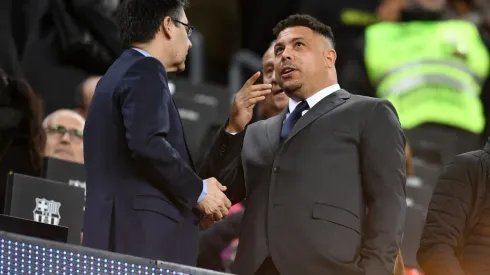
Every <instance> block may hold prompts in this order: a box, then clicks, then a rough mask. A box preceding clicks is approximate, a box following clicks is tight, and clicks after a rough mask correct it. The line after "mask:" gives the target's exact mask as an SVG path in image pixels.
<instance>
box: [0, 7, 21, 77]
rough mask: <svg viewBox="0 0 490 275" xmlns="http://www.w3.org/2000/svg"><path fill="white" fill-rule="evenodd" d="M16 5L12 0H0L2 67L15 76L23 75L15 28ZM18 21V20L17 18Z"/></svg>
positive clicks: (0, 52) (0, 60)
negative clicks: (14, 5)
mask: <svg viewBox="0 0 490 275" xmlns="http://www.w3.org/2000/svg"><path fill="white" fill-rule="evenodd" d="M23 2H25V0H15V2H14V3H16V4H19V3H23ZM14 15H15V14H14V7H13V2H12V0H2V1H0V37H1V38H2V39H1V41H2V42H1V43H0V68H2V69H3V70H4V71H5V72H6V73H7V74H8V75H10V76H14V77H21V76H22V69H21V66H20V63H19V52H18V49H17V45H16V44H15V38H14V35H15V34H16V33H14V30H13V26H12V25H13V23H14V22H15V21H14V18H13V16H14ZM17 21H18V20H17Z"/></svg>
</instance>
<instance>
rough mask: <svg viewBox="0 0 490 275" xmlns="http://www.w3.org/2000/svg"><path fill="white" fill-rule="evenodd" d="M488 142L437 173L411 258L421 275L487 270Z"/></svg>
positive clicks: (463, 274) (489, 224) (489, 268)
mask: <svg viewBox="0 0 490 275" xmlns="http://www.w3.org/2000/svg"><path fill="white" fill-rule="evenodd" d="M489 175H490V140H488V141H487V142H486V144H485V146H484V147H483V149H479V150H475V151H471V152H467V153H463V154H460V155H457V156H456V157H455V158H454V159H453V160H452V161H451V162H450V163H448V164H447V165H446V166H445V168H444V170H443V172H442V173H441V175H440V177H439V181H438V183H437V186H436V189H435V191H434V194H433V196H432V199H431V201H430V205H429V210H428V213H427V219H426V222H425V227H424V231H423V234H422V238H421V240H420V248H419V250H418V252H417V261H418V263H419V265H420V267H421V268H422V270H423V271H424V273H425V275H480V274H481V275H484V274H485V275H486V274H490V261H489V259H490V177H489Z"/></svg>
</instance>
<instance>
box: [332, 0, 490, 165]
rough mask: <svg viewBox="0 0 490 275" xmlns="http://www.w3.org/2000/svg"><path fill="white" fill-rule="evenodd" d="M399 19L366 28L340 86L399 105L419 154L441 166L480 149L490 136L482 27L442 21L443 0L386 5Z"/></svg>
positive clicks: (489, 62) (489, 59)
mask: <svg viewBox="0 0 490 275" xmlns="http://www.w3.org/2000/svg"><path fill="white" fill-rule="evenodd" d="M385 1H387V2H388V3H389V4H387V6H386V7H389V8H388V10H390V11H391V12H392V13H393V15H394V16H393V18H392V19H393V20H395V21H394V22H380V23H377V24H374V25H372V26H370V27H368V28H367V29H366V32H365V34H364V36H363V37H362V38H361V39H360V41H358V43H357V44H356V49H355V50H354V51H353V54H352V55H351V56H350V60H349V61H348V62H347V65H346V67H345V73H344V74H343V78H342V79H341V80H340V83H341V84H342V85H344V86H345V87H346V88H347V89H349V90H350V91H352V92H353V93H358V94H363V95H368V96H373V97H379V98H385V99H388V100H390V101H391V102H392V103H393V105H394V106H395V108H396V110H397V112H398V114H399V117H400V122H401V124H402V127H403V129H404V130H405V133H406V135H407V138H408V140H409V141H410V143H411V146H412V150H413V154H414V155H417V156H420V157H422V158H425V157H427V158H429V157H430V158H432V157H433V156H432V155H431V156H425V155H424V154H426V153H425V152H428V151H429V150H430V151H434V152H436V154H435V157H436V158H437V162H438V163H447V162H448V161H450V160H451V159H452V157H454V156H455V155H456V154H458V153H462V152H467V151H470V150H474V149H475V148H479V147H480V146H481V143H482V142H483V141H484V139H483V136H485V135H486V132H487V131H488V126H487V125H488V123H489V117H490V112H489V111H488V110H489V107H490V85H489V81H488V79H489V78H488V75H489V70H490V56H489V52H488V44H487V43H486V42H487V41H486V40H485V39H484V38H483V37H482V35H481V32H480V30H479V29H478V28H477V27H476V26H475V25H473V24H472V23H471V22H468V21H466V20H443V19H444V13H445V11H446V10H447V3H446V1H445V0H385ZM397 19H399V21H396V20H397Z"/></svg>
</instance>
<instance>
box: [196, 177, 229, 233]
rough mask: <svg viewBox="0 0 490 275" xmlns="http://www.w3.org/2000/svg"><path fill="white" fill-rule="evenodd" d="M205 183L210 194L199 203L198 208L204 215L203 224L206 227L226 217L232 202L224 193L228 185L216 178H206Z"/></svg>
mask: <svg viewBox="0 0 490 275" xmlns="http://www.w3.org/2000/svg"><path fill="white" fill-rule="evenodd" d="M205 183H206V184H207V186H208V194H207V195H206V197H204V199H202V200H201V201H200V202H198V203H197V209H199V211H200V212H201V214H202V215H203V217H202V218H201V226H202V227H204V228H206V227H208V226H210V225H212V224H214V223H215V222H217V221H219V220H221V219H223V218H224V217H226V215H228V210H229V209H230V207H231V202H230V200H229V199H228V197H226V195H225V193H224V192H225V191H226V186H223V185H221V183H220V182H219V181H218V180H216V179H215V178H209V179H206V180H205Z"/></svg>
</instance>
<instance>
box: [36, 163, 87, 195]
mask: <svg viewBox="0 0 490 275" xmlns="http://www.w3.org/2000/svg"><path fill="white" fill-rule="evenodd" d="M42 177H43V178H45V179H48V180H54V181H59V182H66V183H68V185H70V186H75V187H80V188H83V189H84V192H85V168H84V166H83V164H80V163H75V162H70V161H66V160H62V159H57V158H44V165H43V173H42Z"/></svg>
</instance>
